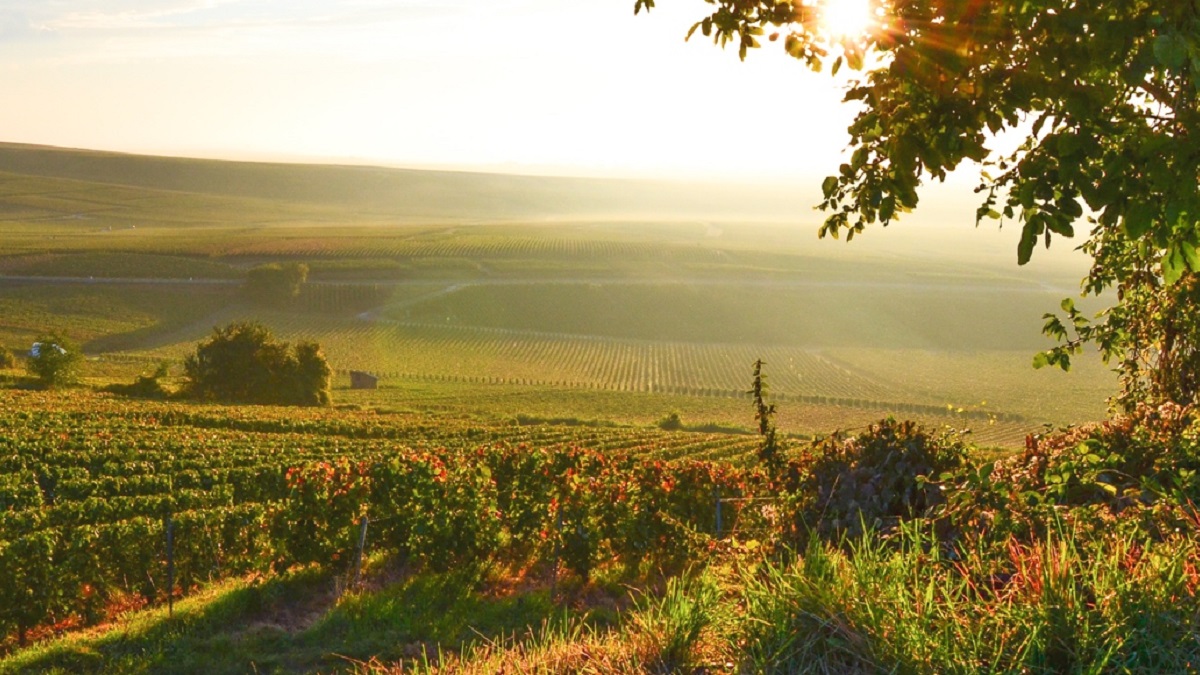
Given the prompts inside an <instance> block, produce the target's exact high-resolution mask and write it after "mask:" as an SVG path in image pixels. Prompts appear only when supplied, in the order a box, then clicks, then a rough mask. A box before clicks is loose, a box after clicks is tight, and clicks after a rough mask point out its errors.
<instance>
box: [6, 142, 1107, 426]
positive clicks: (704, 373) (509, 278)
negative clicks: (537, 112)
mask: <svg viewBox="0 0 1200 675" xmlns="http://www.w3.org/2000/svg"><path fill="white" fill-rule="evenodd" d="M322 180H324V181H327V182H326V183H321V184H320V186H318V183H320V181H322ZM618 188H619V189H618ZM521 190H525V191H524V192H521ZM695 194H696V193H695V192H690V193H689V192H688V191H687V190H686V189H684V187H682V186H674V187H672V188H671V189H669V190H668V189H666V188H664V187H663V186H662V185H646V184H639V183H621V182H613V181H590V182H589V181H586V180H551V179H532V178H523V177H487V176H481V175H471V174H438V173H422V172H396V171H389V170H384V169H378V170H376V169H372V170H361V169H354V168H347V167H324V168H322V167H288V166H282V165H265V164H253V165H242V164H231V163H221V162H203V161H198V160H162V159H153V160H152V159H147V158H136V157H130V156H113V155H107V154H105V153H76V154H74V155H73V154H71V152H69V151H57V150H48V149H38V148H28V147H24V146H4V145H2V144H0V251H3V253H0V345H4V346H8V347H10V348H13V349H15V350H17V351H20V350H23V349H27V348H28V347H27V345H28V343H29V342H30V341H31V340H32V339H34V338H35V337H36V335H37V334H39V333H41V332H44V331H45V330H61V331H63V332H65V333H67V334H68V335H69V336H71V337H73V338H74V339H76V340H78V341H79V342H81V343H83V344H84V346H85V349H86V350H87V351H88V353H89V354H91V355H93V356H103V357H104V359H105V360H104V361H103V362H94V363H93V364H92V366H91V372H92V373H93V375H94V376H95V377H97V378H99V379H100V380H104V379H110V378H118V379H119V378H123V377H129V376H131V375H132V373H135V372H138V371H139V370H141V369H144V368H145V367H147V364H151V363H153V362H154V361H155V360H157V359H160V358H172V359H178V358H180V357H181V356H182V355H183V354H185V353H186V352H187V351H188V350H190V349H191V348H192V347H193V346H194V344H195V342H196V341H197V340H200V339H202V338H203V337H204V336H205V335H206V334H208V332H209V331H210V330H211V329H212V327H213V326H216V325H221V324H224V323H227V322H229V321H233V320H243V319H253V320H260V321H263V322H265V323H266V324H268V325H269V326H271V327H272V328H273V329H275V330H276V331H277V332H278V333H279V334H280V336H282V337H284V338H285V339H316V340H318V341H319V342H321V343H322V345H323V346H324V348H325V350H326V352H327V354H328V355H329V358H330V361H331V363H332V364H333V366H334V367H335V368H338V369H339V370H342V371H345V370H349V369H361V370H368V371H372V372H376V373H378V374H380V375H382V376H383V381H384V384H385V388H384V389H381V390H378V391H377V392H372V393H357V392H356V393H351V392H345V393H342V392H339V394H340V395H342V396H344V397H345V398H346V399H347V400H351V401H354V402H356V404H360V405H365V406H370V405H383V406H394V405H403V406H408V407H412V406H415V407H421V406H422V405H432V404H433V403H432V402H433V401H434V400H442V398H444V399H445V400H446V401H448V402H447V403H446V405H451V406H458V409H459V410H461V411H463V412H464V413H467V414H471V413H472V412H477V413H479V414H483V415H486V416H490V417H498V418H504V417H511V416H512V415H515V414H518V413H526V414H536V415H540V416H543V417H555V416H557V415H556V414H555V412H556V410H558V411H561V412H563V413H564V415H565V416H569V417H575V418H580V419H601V418H608V419H619V420H624V421H632V422H636V423H638V424H646V423H651V422H653V421H654V420H655V419H657V418H658V417H661V416H662V415H663V414H665V413H666V412H669V411H670V410H671V409H675V410H679V411H680V412H685V413H686V414H687V415H688V416H689V417H693V418H698V419H696V421H697V422H710V421H711V422H716V423H720V424H722V425H733V426H740V425H744V424H747V423H748V422H749V409H748V407H746V405H745V403H746V402H745V401H744V400H742V399H740V398H738V397H739V392H742V391H744V390H745V388H746V387H747V386H748V379H749V373H750V364H751V363H752V362H753V361H754V360H755V359H758V358H762V359H764V360H765V361H766V362H767V364H768V365H767V371H766V372H767V373H768V377H769V382H770V385H771V387H772V392H773V393H774V394H775V395H776V396H777V397H778V398H779V401H780V403H781V411H782V412H781V420H785V421H786V422H787V423H788V424H789V425H790V426H789V428H788V429H787V430H788V431H792V432H796V433H819V432H822V431H827V430H831V429H833V428H838V427H843V428H844V427H853V426H861V425H863V424H866V423H867V422H869V421H870V419H871V418H872V416H874V417H878V416H880V415H884V414H897V415H906V416H914V417H920V418H922V419H926V420H928V421H930V422H931V423H934V424H939V425H940V424H947V425H951V426H956V425H957V426H962V425H963V424H966V423H968V422H969V425H970V426H972V427H973V428H976V433H977V434H980V438H983V435H985V434H986V435H987V439H988V442H994V443H1002V444H1008V445H1013V444H1019V443H1020V440H1021V438H1022V437H1023V435H1024V434H1025V433H1026V432H1028V431H1031V430H1036V429H1038V428H1041V425H1042V424H1043V423H1051V424H1066V423H1077V422H1082V421H1086V420H1090V419H1096V418H1098V417H1100V416H1102V415H1103V413H1104V399H1105V398H1106V397H1107V396H1109V395H1111V393H1112V392H1113V390H1114V381H1113V378H1112V376H1111V374H1110V373H1108V372H1107V371H1106V370H1105V369H1104V368H1103V367H1101V366H1099V365H1098V364H1095V363H1092V362H1084V363H1082V364H1081V366H1080V367H1079V368H1077V372H1074V373H1072V374H1070V375H1064V374H1061V373H1057V372H1035V371H1033V370H1032V369H1031V368H1030V365H1029V364H1030V360H1031V357H1032V354H1033V353H1034V352H1035V351H1037V350H1039V349H1044V348H1046V347H1047V346H1048V342H1047V341H1046V340H1045V339H1044V338H1042V337H1041V336H1040V334H1039V329H1040V326H1041V323H1042V319H1041V315H1042V313H1044V312H1046V311H1050V310H1053V309H1054V308H1055V307H1057V305H1058V301H1059V300H1060V299H1061V298H1062V297H1064V296H1066V295H1070V294H1072V292H1073V291H1072V289H1073V288H1074V287H1075V286H1076V284H1077V280H1078V278H1079V274H1080V269H1079V266H1078V261H1074V262H1070V264H1067V263H1063V264H1061V265H1060V264H1057V263H1056V264H1046V263H1043V264H1042V266H1041V267H1037V266H1033V267H1030V268H1017V267H1016V266H1015V264H1013V260H1012V253H1011V251H1010V250H1008V247H1007V246H999V245H998V241H999V240H998V239H997V237H996V236H995V234H996V233H995V232H974V231H970V230H969V229H967V230H948V229H946V230H937V229H934V230H929V231H927V232H925V231H921V230H919V229H916V230H912V232H916V233H917V234H916V235H914V236H907V235H906V236H901V237H899V238H888V239H885V238H884V237H883V235H884V234H885V233H881V232H880V233H871V234H869V235H868V237H867V238H866V239H864V240H863V241H862V242H861V243H860V242H859V241H855V242H854V243H853V244H850V245H845V244H842V243H831V242H817V241H816V239H815V237H814V235H813V232H814V230H815V224H814V222H812V219H811V217H810V216H808V215H805V218H808V219H809V222H808V224H805V225H796V224H794V223H793V224H790V225H786V226H785V225H782V224H770V223H766V222H763V221H761V220H758V221H755V222H750V220H752V219H746V218H743V219H739V218H738V217H737V216H735V215H732V214H736V212H737V209H736V208H735V206H734V205H736V204H738V203H741V202H739V201H738V200H733V201H731V202H726V203H724V204H725V205H724V206H721V205H719V204H717V202H716V201H713V200H715V199H717V197H716V194H715V193H713V194H707V193H706V196H705V198H704V200H700V201H696V199H695V198H694V197H695ZM651 195H653V196H654V198H653V199H651ZM688 195H691V196H690V197H689V196H688ZM414 200H422V201H421V202H420V203H415V202H414ZM705 200H707V201H705ZM765 201H766V200H764V202H765ZM704 204H708V205H709V207H710V208H709V211H707V212H705V211H704V209H703V208H701V207H702V206H703V205H704ZM759 206H763V207H764V208H765V204H759ZM752 211H753V210H752ZM623 212H624V213H628V214H630V215H620V214H621V213H623ZM634 212H636V214H635V213H634ZM422 213H424V214H426V215H424V216H423V215H421V214H422ZM790 213H801V214H807V212H806V211H804V210H802V209H796V210H793V211H790ZM489 214H490V215H489ZM670 214H675V215H670ZM706 215H707V216H710V217H705V216H706ZM756 217H757V216H756ZM886 235H888V237H891V235H892V232H891V231H889V232H887V233H886ZM1040 260H1041V259H1040V258H1039V261H1040ZM271 261H302V262H305V263H306V264H308V265H309V267H310V283H309V284H308V285H307V286H306V288H305V289H304V292H303V293H302V295H301V297H300V298H298V299H297V300H296V301H294V302H287V303H281V304H279V305H277V306H273V307H263V306H259V305H255V304H252V303H250V302H248V301H247V299H245V298H244V297H243V296H242V295H241V294H240V292H239V290H238V285H239V281H240V279H242V278H243V276H244V274H245V272H246V270H247V269H249V268H250V267H253V266H254V265H257V264H261V263H264V262H271ZM525 393H530V396H532V398H525V397H524V395H525ZM456 394H457V396H456ZM422 398H424V399H428V400H425V401H424V403H422V402H421V400H419V399H422ZM522 402H524V403H525V404H528V406H527V407H526V408H521V407H520V406H521V405H522ZM439 405H441V404H439ZM510 406H511V408H509V407H510ZM589 406H593V408H592V409H590V410H589ZM960 410H961V411H962V412H959V411H960ZM982 427H986V429H982Z"/></svg>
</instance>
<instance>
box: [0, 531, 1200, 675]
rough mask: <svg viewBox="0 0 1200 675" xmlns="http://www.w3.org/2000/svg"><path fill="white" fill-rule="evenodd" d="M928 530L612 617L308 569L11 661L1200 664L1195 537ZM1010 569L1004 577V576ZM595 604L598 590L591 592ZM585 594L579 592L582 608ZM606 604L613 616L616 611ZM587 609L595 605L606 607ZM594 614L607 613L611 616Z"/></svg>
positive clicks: (845, 668) (802, 558)
mask: <svg viewBox="0 0 1200 675" xmlns="http://www.w3.org/2000/svg"><path fill="white" fill-rule="evenodd" d="M930 544H931V541H930V540H929V539H928V538H927V535H925V534H923V533H922V532H921V531H920V530H919V528H910V529H908V530H906V531H905V532H904V533H903V534H901V535H900V538H899V539H898V540H895V541H893V542H891V543H884V542H883V541H882V540H880V539H876V538H871V537H867V538H864V539H861V540H856V541H853V542H849V545H847V546H836V545H832V544H825V543H820V542H817V541H816V540H814V541H813V542H812V543H811V544H810V545H809V546H808V547H807V548H806V549H805V550H804V551H803V552H802V554H800V555H797V556H795V557H793V558H791V559H789V560H786V561H770V560H767V561H763V562H760V563H754V562H753V561H752V560H749V559H739V558H736V557H735V558H732V559H724V560H713V561H710V565H709V566H707V567H706V568H703V569H698V570H695V571H694V572H693V573H691V574H688V575H684V576H681V577H676V578H672V579H669V580H668V581H667V582H666V584H665V586H660V587H658V590H654V586H648V587H644V588H643V590H635V591H633V592H632V596H633V598H634V599H633V602H632V604H628V605H627V606H626V608H625V609H624V611H622V612H621V613H619V614H612V613H609V614H607V615H606V614H604V613H603V612H602V613H601V614H599V615H597V614H596V613H595V609H594V608H595V607H596V606H597V605H595V602H596V598H602V597H605V594H604V593H600V594H599V595H597V592H598V589H594V590H591V591H588V590H586V589H580V590H579V591H577V592H576V593H577V594H576V595H573V596H569V597H574V598H575V599H576V600H574V601H570V602H568V605H569V606H575V607H576V609H574V610H571V609H564V608H562V607H560V606H559V605H558V603H556V602H555V601H552V600H551V598H550V597H549V595H548V593H547V589H546V588H545V586H539V585H536V584H535V585H533V586H530V587H524V588H517V589H514V590H510V591H504V590H501V589H503V588H505V585H504V583H503V581H502V579H503V576H501V577H496V576H494V574H491V575H489V573H487V572H486V571H484V570H482V569H481V568H473V569H470V570H460V571H458V572H452V573H447V574H429V573H420V574H416V575H411V576H405V577H402V578H400V579H399V580H392V581H390V582H388V581H385V582H384V583H383V584H382V585H380V586H377V588H376V590H374V591H372V592H367V593H355V594H349V595H345V596H342V597H341V598H340V599H334V598H333V597H332V596H330V595H329V591H328V588H329V582H330V580H329V579H328V578H326V577H320V576H318V575H313V574H309V573H300V574H295V575H292V576H289V577H286V578H283V579H279V580H272V581H266V582H255V583H250V582H246V581H243V580H239V581H234V582H229V583H227V584H222V585H220V586H217V587H214V588H212V589H209V590H208V591H206V592H204V593H201V594H199V595H197V596H196V597H194V598H192V599H189V600H185V601H182V602H180V603H179V604H178V606H177V609H176V614H175V617H174V618H167V617H166V616H165V612H164V610H162V609H154V610H148V611H144V612H141V613H139V614H137V615H135V616H132V617H130V618H128V619H126V620H125V621H123V622H122V623H121V624H119V625H118V626H114V627H109V628H108V629H105V630H95V631H91V632H89V633H86V634H79V635H73V636H70V637H67V638H63V639H61V640H58V641H54V642H50V643H47V644H43V645H39V646H37V647H33V648H30V649H27V650H25V651H22V652H20V653H18V654H16V655H14V656H10V657H8V658H7V659H5V660H3V661H0V672H14V673H17V672H52V673H66V672H93V673H116V672H132V673H138V672H164V673H167V672H170V673H191V672H209V673H224V672H231V673H232V672H247V671H248V670H254V671H255V672H264V673H265V672H279V673H296V672H333V671H356V672H371V673H399V672H418V673H497V672H505V673H563V672H606V673H607V672H611V673H645V674H650V673H668V672H670V673H691V672H741V673H751V672H752V673H798V674H802V673H876V672H894V673H928V672H938V673H977V672H997V673H1009V672H1011V673H1017V672H1021V673H1117V672H1120V673H1160V672H1180V673H1183V672H1194V671H1195V669H1196V668H1197V667H1198V666H1200V615H1198V614H1197V613H1196V610H1195V607H1196V592H1197V576H1196V570H1195V563H1194V554H1195V546H1194V543H1193V542H1187V541H1182V540H1173V541H1168V542H1163V543H1160V544H1157V545H1154V546H1153V547H1145V548H1143V547H1142V546H1141V545H1136V544H1134V542H1133V541H1131V540H1129V539H1125V538H1122V537H1121V536H1120V535H1113V536H1109V537H1107V538H1104V539H1102V540H1100V541H1093V542H1087V541H1081V540H1079V539H1078V538H1076V537H1074V536H1072V535H1071V533H1069V532H1063V531H1061V530H1059V531H1056V532H1054V533H1052V534H1051V535H1049V536H1047V537H1046V538H1043V539H1041V540H1038V541H1034V542H1033V543H1031V544H1028V545H1017V544H1013V545H1011V546H1010V547H1009V549H1008V550H1009V553H1008V554H1007V555H1008V559H1007V560H1005V561H1002V562H1004V563H1006V565H1007V567H1006V569H1008V570H1010V572H1008V573H1005V574H1004V575H1003V576H1002V577H997V576H996V575H995V573H994V572H989V571H988V570H989V569H990V567H989V565H991V564H994V563H995V562H997V561H990V562H989V561H988V560H984V559H979V558H974V557H970V558H966V559H962V560H956V559H953V558H948V557H945V556H943V555H941V554H940V553H939V549H938V547H936V546H932V547H931V546H930ZM998 579H999V581H997V580H998ZM589 597H590V598H592V599H591V600H587V599H586V598H589ZM579 602H582V604H575V603H579ZM605 616H607V617H608V618H607V619H604V618H602V617H605ZM589 617H590V618H589ZM597 617H601V620H600V621H599V622H597Z"/></svg>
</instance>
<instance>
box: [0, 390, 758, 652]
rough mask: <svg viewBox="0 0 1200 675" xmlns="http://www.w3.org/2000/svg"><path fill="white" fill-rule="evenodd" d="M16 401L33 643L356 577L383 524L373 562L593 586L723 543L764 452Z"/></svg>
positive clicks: (8, 493) (8, 510)
mask: <svg viewBox="0 0 1200 675" xmlns="http://www.w3.org/2000/svg"><path fill="white" fill-rule="evenodd" d="M0 396H2V397H3V399H4V400H3V403H4V405H3V410H4V411H5V412H4V413H2V416H3V418H2V419H0V426H3V428H4V429H5V434H4V436H3V438H0V467H2V468H0V475H2V476H3V478H2V479H0V573H2V574H3V576H4V578H5V579H7V580H9V582H8V583H6V584H5V585H4V588H3V591H2V592H3V593H5V594H6V595H7V596H8V597H5V601H4V602H3V603H2V604H0V627H2V628H3V631H4V632H5V633H6V634H8V635H10V636H15V637H16V638H17V640H18V641H21V642H23V641H24V639H25V638H26V636H27V635H28V634H29V633H30V632H31V631H34V630H36V629H37V628H38V627H39V626H42V625H47V624H50V623H59V622H64V621H81V622H85V623H87V622H92V621H97V620H100V619H101V618H103V617H104V616H106V612H108V611H109V610H110V609H112V608H113V607H115V606H118V605H120V606H128V605H129V604H130V603H133V604H134V605H137V604H144V603H157V602H162V601H164V600H166V599H168V598H170V597H174V596H176V595H180V594H186V593H187V592H189V590H190V589H192V588H193V587H195V586H196V585H197V584H201V583H205V582H208V581H211V580H215V579H219V578H222V577H225V576H228V575H234V574H240V573H244V572H248V571H259V572H263V573H267V572H270V571H271V570H275V571H281V570H284V569H287V568H288V567H291V566H293V565H297V564H311V563H316V564H319V565H323V566H328V567H330V568H331V569H338V570H343V571H345V570H347V569H348V566H349V564H350V561H351V560H352V557H353V556H354V555H355V546H356V545H357V544H356V542H359V541H360V540H362V538H363V537H364V536H365V535H364V534H363V532H365V528H366V525H364V523H367V522H369V523H370V524H371V530H370V538H369V541H370V548H371V550H372V551H389V552H391V553H394V554H397V555H401V556H405V557H412V558H414V559H425V560H428V561H430V562H432V563H434V564H440V565H446V564H450V563H452V562H461V561H463V560H465V559H469V558H472V557H478V556H483V555H492V554H495V553H496V552H497V551H501V552H503V551H507V552H508V554H510V555H514V556H522V557H533V558H535V559H538V560H541V559H547V560H550V559H554V560H561V562H562V564H564V565H566V566H567V567H568V568H569V569H571V570H574V571H575V572H576V573H578V574H582V575H584V576H585V577H586V575H587V574H588V570H589V569H591V567H592V566H593V565H596V564H600V563H607V562H614V561H616V562H621V563H623V564H626V565H632V566H634V567H636V566H637V565H640V564H642V563H650V562H653V563H654V564H664V563H666V562H669V561H670V560H675V559H677V558H678V557H679V556H683V555H685V554H686V553H687V551H689V550H691V546H692V544H690V543H689V542H692V540H693V539H694V538H695V536H696V533H697V532H700V533H703V532H710V531H711V529H712V527H713V523H714V518H715V509H716V504H715V502H714V501H713V500H714V498H713V495H714V494H722V495H725V496H727V497H730V498H735V497H737V496H739V495H740V494H742V491H743V490H744V489H745V483H744V481H745V480H748V477H747V475H744V474H743V472H742V471H741V470H739V469H735V468H734V466H735V464H731V463H730V462H729V460H734V461H735V463H736V461H737V460H739V459H740V458H742V457H744V456H746V455H747V454H748V453H750V452H751V451H752V449H753V448H754V447H755V439H754V438H753V437H746V436H729V435H709V434H690V433H667V432H661V431H658V430H655V429H644V428H643V429H636V428H579V427H553V426H545V425H537V426H533V425H531V426H518V425H504V426H501V425H492V426H483V425H479V424H468V423H461V422H460V423H458V424H455V423H454V421H453V420H451V419H441V418H434V417H429V416H412V415H409V416H397V415H380V414H376V413H351V412H338V411H305V412H303V413H301V414H295V413H294V411H275V410H270V409H266V410H264V409H258V408H211V407H195V408H193V407H172V406H168V405H153V404H130V403H125V402H120V401H116V400H113V399H109V398H106V397H103V396H99V395H81V394H78V393H73V394H69V395H51V394H29V393H20V392H5V393H3V394H0ZM564 478H565V480H563V479H564ZM735 515H736V509H735V507H732V506H731V507H729V510H728V512H727V516H726V517H727V518H728V522H730V523H733V522H735V520H736V519H735ZM748 517H749V516H748ZM589 533H590V534H589ZM580 537H582V539H581V538H580ZM168 540H169V541H170V543H169V544H168ZM502 542H504V543H502ZM692 543H694V542H692ZM358 554H359V555H361V547H360V548H359V550H358Z"/></svg>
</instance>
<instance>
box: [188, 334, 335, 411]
mask: <svg viewBox="0 0 1200 675" xmlns="http://www.w3.org/2000/svg"><path fill="white" fill-rule="evenodd" d="M183 369H184V376H185V378H186V379H187V383H186V384H185V386H184V389H183V393H184V395H187V396H191V397H192V398H198V399H202V400H211V401H226V402H230V403H277V404H285V405H328V404H329V402H330V395H329V384H330V374H331V372H332V371H331V370H330V369H329V364H328V363H327V362H326V361H325V355H324V354H322V353H321V348H320V346H319V345H317V344H316V343H312V342H304V343H300V344H299V345H297V346H296V347H295V348H293V347H292V346H291V345H290V344H288V343H286V342H279V341H277V340H276V339H275V337H274V336H273V335H272V334H271V331H270V330H268V329H267V328H266V327H264V326H262V325H261V324H257V323H246V322H239V323H233V324H230V325H228V326H226V327H225V328H214V329H213V334H212V336H211V337H209V339H208V340H206V341H204V342H201V343H200V344H199V345H198V346H197V348H196V352H195V353H194V354H191V355H189V356H188V357H187V358H186V359H185V360H184V362H183Z"/></svg>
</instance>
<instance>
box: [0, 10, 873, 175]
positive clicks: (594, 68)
mask: <svg viewBox="0 0 1200 675" xmlns="http://www.w3.org/2000/svg"><path fill="white" fill-rule="evenodd" d="M658 4H659V7H658V8H656V9H655V10H654V11H653V12H651V13H650V14H649V15H647V14H645V13H643V14H641V15H639V16H636V17H635V16H634V13H633V0H485V1H482V2H481V1H479V0H471V1H470V2H468V1H466V0H390V1H385V0H339V1H334V0H0V83H3V92H4V93H3V97H2V99H0V100H2V101H3V105H0V129H2V130H3V132H2V133H0V140H3V141H9V142H25V143H40V144H47V145H59V146H67V147H83V148H94V149H106V150H118V151H126V152H138V153H149V154H168V155H187V156H200V157H218V158H229V159H270V160H309V161H311V160H318V161H320V160H325V161H339V162H351V163H375V164H386V165H395V166H408V167H438V168H467V169H477V170H501V171H511V172H521V173H566V174H574V175H614V176H665V177H676V178H692V177H699V178H718V179H729V180H746V181H763V180H779V181H792V180H795V179H796V178H798V177H804V178H813V177H817V178H818V180H819V177H821V176H825V175H828V174H829V173H832V172H833V171H834V170H836V167H837V164H838V163H839V156H840V153H841V150H842V148H843V147H844V145H845V142H846V140H847V136H846V134H845V127H846V125H847V124H848V123H849V121H850V119H851V117H852V114H853V111H852V110H851V109H850V108H848V107H847V106H845V105H842V104H841V103H840V100H841V93H842V92H841V87H842V85H841V84H839V83H837V82H835V81H834V80H833V79H832V78H830V77H828V76H822V75H817V74H814V73H811V72H809V71H808V70H807V69H806V68H805V67H804V66H803V65H802V64H801V63H800V62H798V61H795V60H793V59H790V58H788V57H787V56H785V55H784V54H783V53H782V49H781V48H779V47H778V46H777V45H773V44H768V45H767V46H766V47H765V48H763V49H760V50H757V52H751V54H750V56H749V58H748V59H747V60H746V61H745V62H740V61H739V60H738V58H737V53H736V50H734V49H732V48H731V49H726V50H721V49H719V48H717V47H715V46H714V45H713V44H712V43H711V42H710V41H709V40H707V39H704V38H703V37H701V36H699V35H697V37H696V38H694V39H693V40H692V41H691V42H685V41H684V35H685V34H686V32H687V29H688V27H689V26H690V25H691V24H692V23H693V22H694V21H695V20H697V19H698V18H701V17H702V16H703V15H704V13H705V9H706V8H707V7H709V6H708V5H706V4H705V3H703V2H700V0H660V2H659V3H658Z"/></svg>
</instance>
